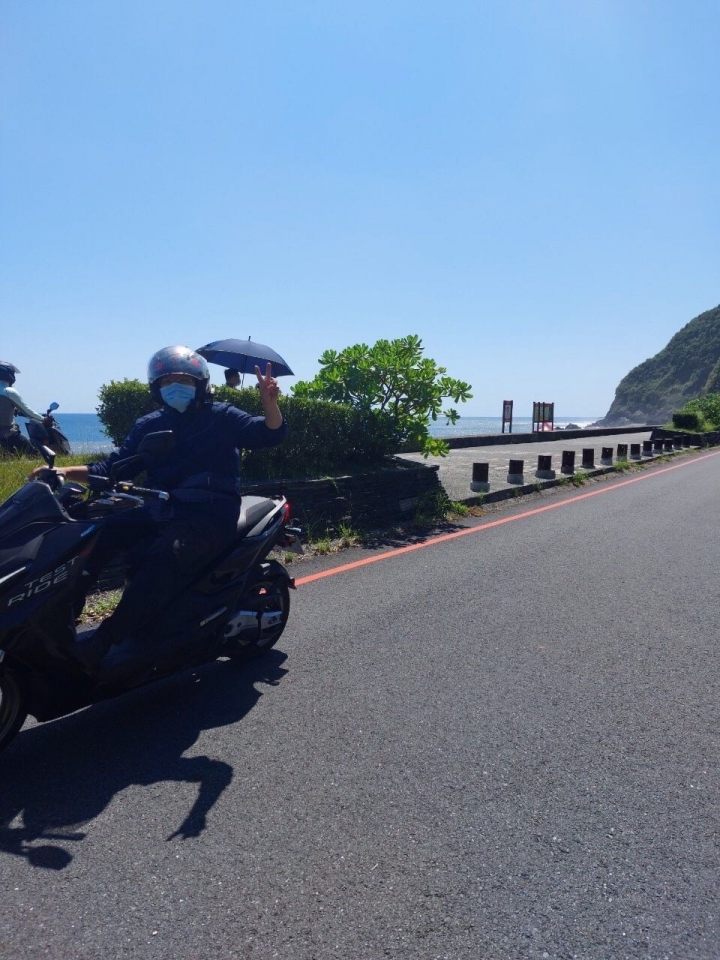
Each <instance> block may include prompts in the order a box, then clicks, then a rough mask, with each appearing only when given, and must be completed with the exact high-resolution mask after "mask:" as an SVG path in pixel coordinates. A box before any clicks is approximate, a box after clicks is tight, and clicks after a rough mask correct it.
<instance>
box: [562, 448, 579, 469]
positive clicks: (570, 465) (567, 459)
mask: <svg viewBox="0 0 720 960" xmlns="http://www.w3.org/2000/svg"><path fill="white" fill-rule="evenodd" d="M560 471H561V472H562V473H575V451H574V450H563V452H562V463H561V464H560Z"/></svg>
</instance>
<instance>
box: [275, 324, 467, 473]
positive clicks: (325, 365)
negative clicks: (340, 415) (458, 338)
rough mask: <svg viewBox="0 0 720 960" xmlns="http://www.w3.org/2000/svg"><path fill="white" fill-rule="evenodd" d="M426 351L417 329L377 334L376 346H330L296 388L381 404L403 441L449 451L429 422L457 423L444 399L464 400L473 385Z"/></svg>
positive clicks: (309, 394)
mask: <svg viewBox="0 0 720 960" xmlns="http://www.w3.org/2000/svg"><path fill="white" fill-rule="evenodd" d="M423 352H424V348H423V346H422V340H421V339H420V337H417V336H412V335H410V336H407V337H402V338H400V339H397V340H378V341H377V343H375V344H373V346H371V347H370V346H368V345H367V344H365V343H358V344H355V346H352V347H346V348H345V349H344V350H341V351H340V352H339V353H338V352H336V351H335V350H326V351H325V353H323V355H322V356H321V357H320V359H319V361H318V362H319V363H320V364H321V369H320V371H319V373H318V374H317V375H316V376H315V378H314V380H309V381H307V380H306V381H301V382H300V383H297V384H295V387H294V388H293V394H294V396H295V397H305V398H308V399H309V398H317V399H324V400H330V401H332V402H333V403H345V404H350V405H351V406H353V407H354V408H355V409H358V410H363V411H366V412H368V411H370V410H376V411H378V412H379V413H381V414H383V415H386V416H388V417H389V418H390V419H391V421H392V423H393V424H394V426H395V429H396V430H397V433H398V437H399V439H400V441H401V442H403V443H410V444H417V445H418V446H419V448H420V449H421V450H422V452H423V453H424V455H425V456H426V457H427V456H429V455H430V454H433V455H435V456H445V454H446V453H447V451H448V449H449V447H448V444H447V443H446V442H445V441H444V440H440V439H438V438H437V437H431V436H430V433H429V430H428V425H429V423H430V421H431V420H437V419H438V417H440V416H443V417H447V419H448V421H449V422H450V423H455V422H456V421H457V419H458V417H459V414H458V412H457V410H455V409H454V408H449V409H447V410H443V409H442V406H443V401H444V400H445V399H446V398H450V399H451V400H452V401H453V402H454V403H465V401H466V400H469V399H470V398H471V397H472V394H471V393H470V390H471V386H470V384H469V383H464V382H463V381H462V380H456V379H454V378H453V377H449V376H447V371H446V369H445V367H440V366H438V365H437V363H436V362H435V361H434V360H431V359H429V358H427V357H424V356H423Z"/></svg>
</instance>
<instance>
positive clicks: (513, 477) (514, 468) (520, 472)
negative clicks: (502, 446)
mask: <svg viewBox="0 0 720 960" xmlns="http://www.w3.org/2000/svg"><path fill="white" fill-rule="evenodd" d="M507 482H508V483H525V461H524V460H511V461H510V464H509V466H508V475H507Z"/></svg>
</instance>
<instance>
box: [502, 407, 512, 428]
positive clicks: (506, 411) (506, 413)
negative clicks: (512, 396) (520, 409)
mask: <svg viewBox="0 0 720 960" xmlns="http://www.w3.org/2000/svg"><path fill="white" fill-rule="evenodd" d="M512 411H513V402H512V400H503V415H502V432H503V433H505V424H507V425H508V433H512Z"/></svg>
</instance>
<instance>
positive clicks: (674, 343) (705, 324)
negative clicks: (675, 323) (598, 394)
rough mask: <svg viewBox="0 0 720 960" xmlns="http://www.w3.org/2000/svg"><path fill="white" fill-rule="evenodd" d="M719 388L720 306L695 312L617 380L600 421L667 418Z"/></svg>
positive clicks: (659, 420)
mask: <svg viewBox="0 0 720 960" xmlns="http://www.w3.org/2000/svg"><path fill="white" fill-rule="evenodd" d="M719 391H720V306H717V307H715V308H714V309H713V310H707V311H706V312H705V313H701V314H700V316H699V317H695V319H694V320H691V321H690V323H688V324H687V325H686V326H684V327H683V328H682V330H679V331H678V332H677V333H676V334H675V336H674V337H673V338H672V340H671V341H670V342H669V343H668V345H667V346H666V347H664V348H663V349H662V350H661V351H660V353H658V354H656V355H655V356H654V357H651V358H650V359H649V360H645V362H644V363H641V364H640V365H639V366H637V367H635V368H634V369H633V370H631V371H630V373H628V375H627V376H626V377H623V379H622V380H621V381H620V383H619V384H618V388H617V390H616V391H615V399H614V400H613V402H612V406H611V407H610V409H609V410H608V413H607V416H605V417H604V418H603V420H601V421H598V425H603V426H615V425H619V424H624V423H643V424H645V423H653V424H661V423H666V422H667V421H668V420H670V418H671V417H672V415H673V413H674V412H675V411H676V410H679V409H680V407H682V406H683V404H685V402H686V401H688V400H692V399H693V398H695V397H701V396H703V395H704V394H706V393H715V392H719Z"/></svg>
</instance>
